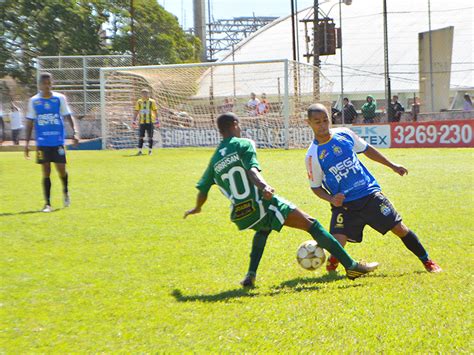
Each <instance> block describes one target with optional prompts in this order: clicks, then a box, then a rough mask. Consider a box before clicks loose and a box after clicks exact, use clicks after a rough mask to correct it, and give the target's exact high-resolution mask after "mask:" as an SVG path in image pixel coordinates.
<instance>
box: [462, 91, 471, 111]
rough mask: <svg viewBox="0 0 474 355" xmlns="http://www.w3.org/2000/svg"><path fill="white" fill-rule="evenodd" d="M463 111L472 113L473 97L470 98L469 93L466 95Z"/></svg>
mask: <svg viewBox="0 0 474 355" xmlns="http://www.w3.org/2000/svg"><path fill="white" fill-rule="evenodd" d="M462 109H463V111H472V101H471V97H470V96H469V94H468V93H467V92H466V93H465V94H464V105H463V108H462Z"/></svg>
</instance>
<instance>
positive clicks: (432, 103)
mask: <svg viewBox="0 0 474 355" xmlns="http://www.w3.org/2000/svg"><path fill="white" fill-rule="evenodd" d="M428 42H429V47H430V91H431V92H430V94H431V99H430V101H431V112H434V82H433V45H432V42H431V1H430V0H428Z"/></svg>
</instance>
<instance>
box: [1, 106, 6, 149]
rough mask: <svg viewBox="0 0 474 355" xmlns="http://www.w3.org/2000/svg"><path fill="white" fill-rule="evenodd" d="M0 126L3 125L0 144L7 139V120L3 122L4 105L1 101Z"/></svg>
mask: <svg viewBox="0 0 474 355" xmlns="http://www.w3.org/2000/svg"><path fill="white" fill-rule="evenodd" d="M0 126H1V127H2V138H1V139H0V145H2V144H3V141H4V140H5V122H3V105H2V103H1V102H0Z"/></svg>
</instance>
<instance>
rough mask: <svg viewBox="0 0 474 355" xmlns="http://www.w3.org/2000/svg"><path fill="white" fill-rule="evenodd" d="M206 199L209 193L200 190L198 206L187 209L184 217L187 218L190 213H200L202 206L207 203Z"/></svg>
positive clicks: (197, 198) (197, 199)
mask: <svg viewBox="0 0 474 355" xmlns="http://www.w3.org/2000/svg"><path fill="white" fill-rule="evenodd" d="M206 201H207V193H205V192H203V191H199V192H198V194H197V197H196V206H194V208H191V209H190V210H187V211H186V212H184V217H183V218H186V217H187V216H189V215H190V214H198V213H200V212H201V208H202V206H203V205H204V203H206Z"/></svg>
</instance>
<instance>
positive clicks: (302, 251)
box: [296, 240, 326, 270]
mask: <svg viewBox="0 0 474 355" xmlns="http://www.w3.org/2000/svg"><path fill="white" fill-rule="evenodd" d="M296 259H297V260H298V264H300V265H301V267H302V268H303V269H306V270H316V269H318V268H319V267H321V265H323V264H324V262H325V261H326V253H325V252H324V249H323V248H321V247H320V246H318V243H316V241H315V240H308V241H306V242H304V243H301V245H300V246H299V247H298V251H297V252H296Z"/></svg>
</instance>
